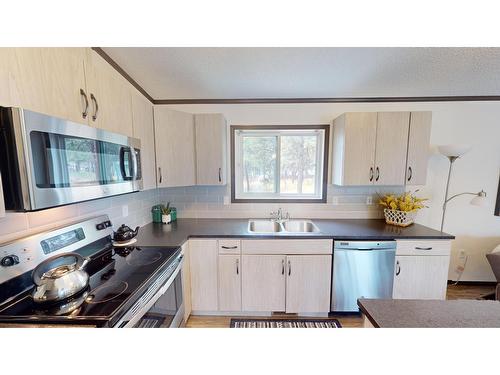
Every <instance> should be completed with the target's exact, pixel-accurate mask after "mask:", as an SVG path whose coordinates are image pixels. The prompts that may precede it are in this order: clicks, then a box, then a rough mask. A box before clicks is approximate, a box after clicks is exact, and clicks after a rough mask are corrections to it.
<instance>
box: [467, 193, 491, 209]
mask: <svg viewBox="0 0 500 375" xmlns="http://www.w3.org/2000/svg"><path fill="white" fill-rule="evenodd" d="M470 204H472V205H473V206H479V207H485V206H487V205H488V201H487V199H486V193H485V192H484V191H483V190H481V191H480V192H479V193H477V195H476V196H475V197H474V198H472V200H471V201H470Z"/></svg>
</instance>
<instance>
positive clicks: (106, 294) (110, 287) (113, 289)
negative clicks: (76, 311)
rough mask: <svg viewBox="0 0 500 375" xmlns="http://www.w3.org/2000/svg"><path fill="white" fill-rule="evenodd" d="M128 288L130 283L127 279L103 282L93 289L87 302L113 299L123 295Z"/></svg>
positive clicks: (93, 302) (86, 299)
mask: <svg viewBox="0 0 500 375" xmlns="http://www.w3.org/2000/svg"><path fill="white" fill-rule="evenodd" d="M127 288H128V283H127V282H125V281H119V282H109V283H105V284H102V285H101V286H99V287H97V288H96V289H94V290H91V291H90V293H89V295H88V296H87V298H85V302H87V303H90V304H96V303H102V302H107V301H111V300H112V299H115V298H117V297H119V296H121V295H122V294H123V293H124V292H125V291H126V290H127Z"/></svg>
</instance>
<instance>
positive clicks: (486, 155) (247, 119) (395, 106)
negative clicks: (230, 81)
mask: <svg viewBox="0 0 500 375" xmlns="http://www.w3.org/2000/svg"><path fill="white" fill-rule="evenodd" d="M169 107H170V108H172V109H176V110H180V111H185V112H191V113H224V115H225V116H226V118H227V120H228V124H229V125H246V124H248V125H250V124H252V125H253V124H262V125H266V124H325V123H331V122H332V119H334V118H335V117H337V116H338V115H340V114H341V113H343V112H348V111H408V110H415V111H419V110H429V111H432V112H433V125H432V133H431V144H432V145H438V144H447V143H467V144H471V145H472V146H473V149H472V150H471V151H470V152H469V153H468V154H467V155H465V156H464V157H463V158H461V159H459V160H458V161H457V162H456V163H455V170H454V174H453V176H452V182H451V187H450V194H455V193H460V192H463V191H471V192H476V191H479V190H480V189H484V190H485V191H486V192H487V193H488V200H489V203H490V206H489V207H488V208H479V207H475V206H471V205H469V204H468V202H469V201H470V198H468V197H460V198H457V199H456V200H455V201H453V202H451V203H450V205H449V208H448V213H447V220H446V223H445V231H446V232H449V233H452V234H454V235H455V236H457V239H456V240H455V241H454V244H453V255H452V260H451V266H450V275H449V276H450V278H451V279H455V278H456V274H455V272H454V269H455V266H456V264H457V261H458V259H456V254H458V251H459V249H464V250H465V251H466V253H467V254H468V256H469V259H468V263H467V267H466V270H465V272H464V275H463V277H462V280H474V281H490V280H494V277H493V274H492V272H491V270H490V268H489V265H488V263H487V261H486V259H485V257H484V254H485V253H487V252H489V251H491V249H492V248H493V247H494V246H496V245H497V244H500V217H497V216H494V215H493V211H494V205H495V199H496V193H497V187H498V178H499V168H500V124H499V122H500V103H498V102H449V103H446V102H445V103H349V104H241V105H240V104H225V105H172V106H169ZM447 163H448V162H447V159H446V158H444V157H442V156H440V155H436V154H435V155H432V156H431V158H430V161H429V168H428V178H427V185H426V186H424V187H422V188H421V194H422V195H423V196H426V197H428V198H429V199H430V200H429V203H428V205H429V208H428V209H425V210H423V211H421V212H420V213H419V216H418V219H417V222H419V223H420V224H423V225H427V226H429V227H432V228H435V229H439V225H440V218H441V205H442V202H443V199H444V188H445V183H446V174H447V168H448V164H447ZM189 189H200V190H199V191H196V190H194V193H193V190H189ZM210 189H211V188H187V189H185V190H183V189H181V190H180V191H179V190H177V191H170V192H169V191H168V190H166V191H165V192H164V193H162V198H165V199H168V197H169V196H173V197H182V198H181V200H182V199H184V200H185V202H179V204H181V205H184V206H183V209H184V216H185V217H187V216H189V217H197V216H207V217H208V216H223V217H224V216H225V217H245V216H248V215H261V214H262V215H264V214H265V213H267V212H268V211H269V210H270V208H272V207H269V205H255V204H253V205H242V204H239V205H227V204H226V205H223V207H222V208H221V200H223V199H225V200H226V203H227V199H228V191H227V190H226V191H223V192H222V193H221V190H220V188H217V189H218V190H215V192H214V193H213V194H212V190H210ZM373 192H374V191H373V188H371V189H366V188H335V187H331V186H330V187H329V204H327V205H319V206H318V205H307V206H304V205H302V207H299V206H297V205H287V207H288V208H289V209H290V211H291V212H292V214H295V216H297V215H302V214H303V213H304V212H310V215H312V216H313V217H347V216H348V217H374V216H375V214H374V211H373V209H374V208H375V207H373V206H371V207H370V206H367V205H365V204H364V203H363V199H364V198H365V197H366V196H369V195H371V194H373ZM190 194H192V195H196V196H199V197H201V198H198V199H197V198H195V197H194V198H189V195H190ZM211 195H217V196H218V198H213V197H210V196H211ZM335 195H338V196H339V197H340V198H343V197H355V199H354V201H355V204H349V200H347V201H346V204H344V205H342V204H338V205H337V204H335V203H336V202H337V200H336V199H335V198H332V197H333V196H335ZM221 196H222V198H221ZM214 199H215V201H214ZM174 200H175V199H174ZM193 200H194V201H195V202H194V206H193V204H192V203H193ZM198 200H201V201H199V202H198ZM203 200H205V201H203ZM196 203H199V204H198V205H196ZM351 203H352V202H351ZM203 208H204V209H203ZM181 211H182V210H181Z"/></svg>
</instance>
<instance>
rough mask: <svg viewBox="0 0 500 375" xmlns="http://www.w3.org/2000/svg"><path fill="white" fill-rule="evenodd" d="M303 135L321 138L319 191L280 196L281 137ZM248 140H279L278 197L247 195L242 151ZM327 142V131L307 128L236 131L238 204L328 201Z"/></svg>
mask: <svg viewBox="0 0 500 375" xmlns="http://www.w3.org/2000/svg"><path fill="white" fill-rule="evenodd" d="M291 134H293V135H303V136H311V135H314V136H316V137H317V138H318V143H317V152H316V165H317V173H316V181H315V182H316V183H315V187H316V191H315V193H313V194H291V193H279V189H280V174H281V173H280V172H281V169H280V156H281V150H280V147H281V141H280V139H279V138H280V137H281V136H283V135H291ZM245 136H268V137H273V136H274V137H277V138H278V141H277V150H276V151H277V155H276V164H277V170H276V172H277V173H276V175H275V178H276V182H275V187H276V192H275V193H244V192H243V168H242V165H243V148H242V147H241V145H242V139H243V138H244V137H245ZM325 138H326V131H325V129H323V128H314V129H313V128H311V129H308V128H307V125H305V126H304V128H301V127H300V126H299V125H297V129H293V128H288V129H277V128H272V126H270V129H269V130H266V129H248V130H247V129H243V128H238V129H235V130H234V150H233V153H234V156H233V157H234V184H235V187H234V197H233V198H234V202H239V201H242V202H244V201H245V200H249V201H256V200H262V201H266V200H269V201H289V202H293V201H294V200H296V201H309V200H310V201H315V202H318V201H322V200H324V198H325V194H324V193H325V192H324V191H323V189H325V185H326V184H325V181H323V178H324V175H325V173H324V168H326V166H325V165H324V160H325V148H326V147H325V146H326V145H325V142H327V141H328V140H325Z"/></svg>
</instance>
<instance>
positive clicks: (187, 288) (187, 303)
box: [181, 242, 191, 323]
mask: <svg viewBox="0 0 500 375" xmlns="http://www.w3.org/2000/svg"><path fill="white" fill-rule="evenodd" d="M181 253H182V255H184V262H183V263H182V269H181V279H182V298H183V301H184V322H185V323H187V321H188V319H189V316H190V315H191V264H190V258H191V257H190V256H189V242H184V244H183V245H182V247H181Z"/></svg>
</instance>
